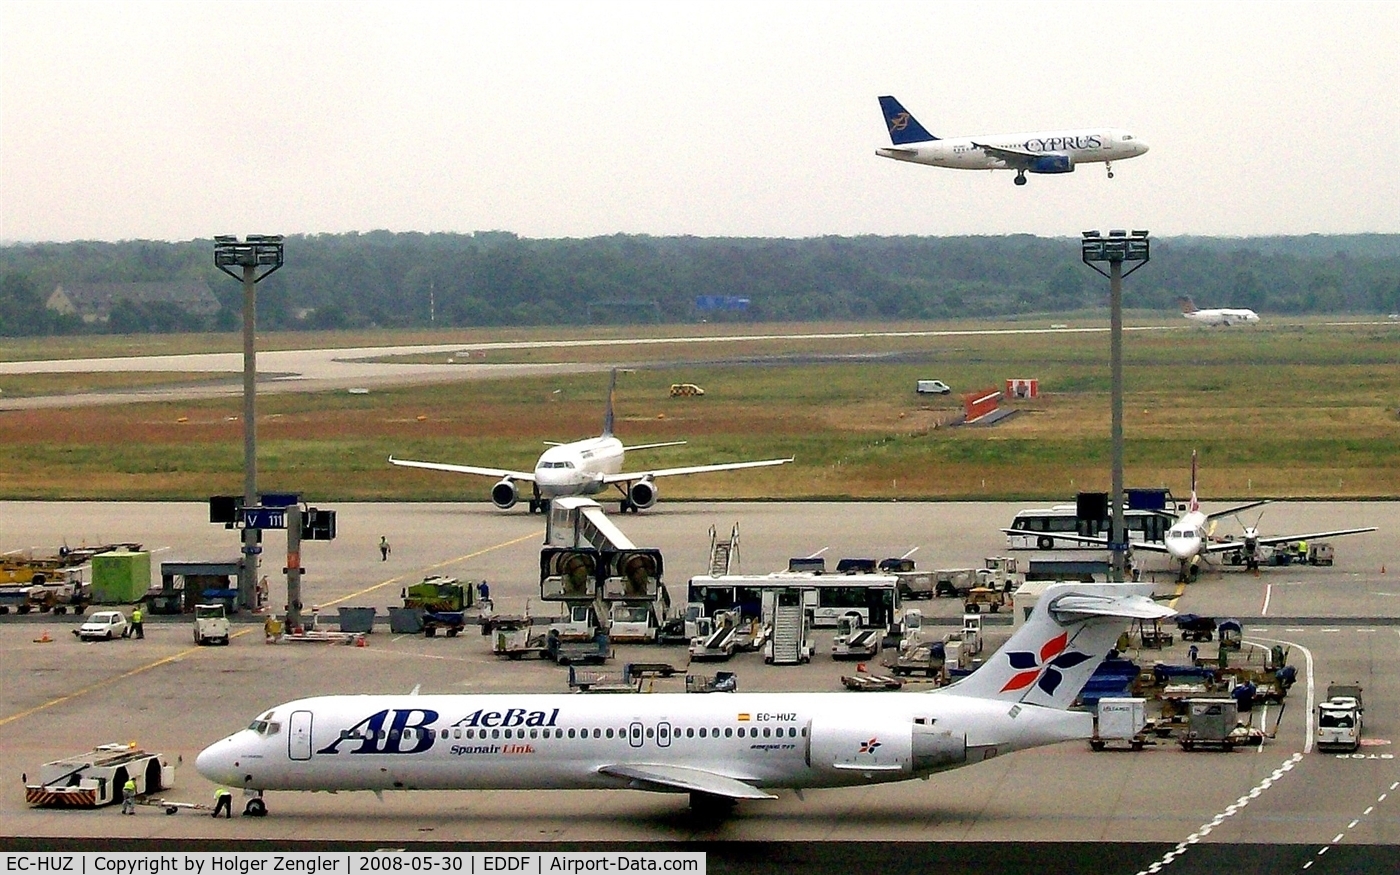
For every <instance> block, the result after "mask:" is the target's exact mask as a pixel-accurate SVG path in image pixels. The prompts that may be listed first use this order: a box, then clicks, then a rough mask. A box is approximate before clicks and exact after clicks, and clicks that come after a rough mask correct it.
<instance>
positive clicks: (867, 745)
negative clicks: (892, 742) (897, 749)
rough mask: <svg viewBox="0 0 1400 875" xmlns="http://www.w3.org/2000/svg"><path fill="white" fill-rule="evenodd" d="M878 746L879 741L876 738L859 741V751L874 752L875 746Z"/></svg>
mask: <svg viewBox="0 0 1400 875" xmlns="http://www.w3.org/2000/svg"><path fill="white" fill-rule="evenodd" d="M879 746H880V742H879V741H878V740H877V739H874V738H872V739H870V740H869V741H862V742H861V743H860V752H861V753H874V752H875V748H877V747H879Z"/></svg>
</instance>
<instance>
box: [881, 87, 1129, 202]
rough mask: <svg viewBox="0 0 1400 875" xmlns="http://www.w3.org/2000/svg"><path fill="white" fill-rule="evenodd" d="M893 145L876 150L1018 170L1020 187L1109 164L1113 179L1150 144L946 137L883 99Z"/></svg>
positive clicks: (962, 166) (1052, 134)
mask: <svg viewBox="0 0 1400 875" xmlns="http://www.w3.org/2000/svg"><path fill="white" fill-rule="evenodd" d="M880 109H881V110H883V111H884V114H885V125H886V127H888V128H889V132H890V143H891V144H892V146H891V147H890V148H885V149H876V150H875V154H876V155H879V156H880V157H881V158H893V159H894V160H896V161H909V162H911V163H914V164H931V165H933V166H934V167H951V168H954V169H957V170H1014V171H1016V184H1017V185H1025V184H1026V174H1027V173H1073V172H1074V168H1075V165H1077V164H1086V163H1098V164H1103V165H1104V167H1105V169H1107V171H1108V178H1109V179H1112V178H1113V162H1114V161H1126V160H1127V159H1129V158H1136V157H1137V156H1139V155H1141V154H1143V153H1144V152H1146V151H1147V144H1146V143H1144V142H1143V141H1142V140H1139V139H1138V138H1137V137H1134V136H1133V135H1132V134H1131V133H1129V132H1128V131H1125V130H1122V129H1121V128H1084V129H1081V130H1072V131H1032V132H1030V133H1024V134H989V135H987V136H985V137H956V138H950V139H940V138H939V137H935V136H934V135H933V134H930V133H929V132H928V130H927V129H926V128H925V127H924V126H923V125H921V124H919V122H918V121H917V120H916V119H915V118H914V116H912V115H910V114H909V111H908V110H906V109H905V108H904V107H902V106H900V105H899V101H898V100H895V99H894V98H893V97H890V96H888V95H886V96H884V97H881V98H880Z"/></svg>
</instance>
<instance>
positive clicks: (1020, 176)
mask: <svg viewBox="0 0 1400 875" xmlns="http://www.w3.org/2000/svg"><path fill="white" fill-rule="evenodd" d="M1016 184H1017V185H1025V184H1026V171H1024V170H1017V171H1016Z"/></svg>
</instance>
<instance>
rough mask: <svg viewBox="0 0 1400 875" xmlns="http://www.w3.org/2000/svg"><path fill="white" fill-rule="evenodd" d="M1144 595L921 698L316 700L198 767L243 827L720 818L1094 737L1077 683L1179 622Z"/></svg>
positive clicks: (1094, 597)
mask: <svg viewBox="0 0 1400 875" xmlns="http://www.w3.org/2000/svg"><path fill="white" fill-rule="evenodd" d="M1151 592H1152V586H1151V585H1150V584H1085V583H1062V584H1055V585H1053V586H1050V587H1047V588H1046V590H1045V593H1044V594H1043V595H1041V596H1040V599H1039V600H1038V601H1037V603H1036V605H1035V607H1034V608H1033V609H1032V612H1031V616H1030V617H1029V618H1028V619H1027V621H1026V623H1025V625H1023V626H1022V627H1021V628H1020V629H1018V630H1016V632H1015V633H1014V634H1013V635H1012V636H1011V638H1010V640H1009V641H1007V643H1006V645H1005V646H1004V647H1002V649H1001V650H1000V651H998V652H997V653H996V654H993V655H992V656H990V657H988V658H987V660H986V662H985V663H984V664H983V665H982V666H981V667H980V668H978V669H977V671H975V672H973V673H972V674H971V675H969V676H968V677H966V678H964V679H962V680H960V681H958V682H957V683H955V684H953V685H952V686H948V687H943V688H941V689H938V690H932V691H929V692H924V693H894V694H890V695H885V696H868V697H861V698H860V701H859V703H858V704H857V703H856V702H855V701H853V700H852V697H851V696H850V695H849V694H846V693H791V692H777V693H775V692H763V693H723V694H717V695H711V696H695V695H687V694H685V693H654V694H651V695H644V696H579V695H573V694H539V693H517V694H484V695H478V694H472V695H337V696H320V697H316V698H309V699H299V700H296V701H293V702H287V703H285V704H282V705H277V706H275V707H272V708H269V709H267V710H266V711H263V712H262V713H260V714H259V715H258V716H257V717H255V718H254V719H253V721H252V723H251V724H250V725H249V726H248V728H247V729H240V731H238V732H235V733H234V734H233V735H230V736H229V737H227V738H225V739H223V740H222V741H217V742H215V743H213V744H211V745H210V746H209V747H207V748H205V749H204V750H203V751H202V752H201V753H200V754H199V756H198V758H197V759H196V760H195V768H197V769H198V770H199V773H200V774H201V775H202V776H204V777H205V778H207V779H208V780H210V781H213V782H215V783H217V784H223V785H226V786H229V787H233V788H235V789H242V790H243V791H244V792H245V793H247V794H249V795H250V797H251V798H249V799H248V801H247V803H246V806H245V809H244V812H245V813H246V814H249V815H253V816H262V815H265V814H267V802H266V800H265V798H264V796H263V794H264V792H266V791H268V790H325V791H330V792H332V793H334V792H337V791H341V790H369V791H372V792H374V793H377V794H378V793H383V791H385V790H497V789H510V790H545V789H548V790H567V789H578V790H589V789H593V790H627V789H630V790H649V791H653V792H660V793H685V794H689V797H690V805H691V808H692V810H695V811H697V812H700V813H711V814H723V813H726V812H728V811H729V810H730V809H731V808H732V807H733V806H734V804H735V803H737V802H739V801H741V800H751V799H773V798H776V797H775V796H774V795H773V794H772V792H771V791H772V790H776V789H781V788H791V789H795V790H798V791H799V792H800V791H801V790H803V789H813V788H824V787H864V786H869V785H872V784H884V783H891V782H895V781H907V780H910V779H913V778H924V777H928V776H929V775H932V774H934V773H937V772H944V771H948V770H951V769H956V768H960V767H962V766H967V765H972V764H974V763H979V762H983V761H985V760H989V759H992V758H994V757H1000V756H1003V755H1005V754H1008V753H1011V752H1012V751H1017V750H1024V749H1027V748H1032V747H1038V746H1041V745H1047V744H1055V743H1057V742H1062V741H1070V740H1074V739H1084V738H1089V737H1090V735H1091V734H1092V733H1093V715H1091V714H1090V713H1088V712H1087V711H1071V710H1068V709H1069V707H1070V706H1071V705H1073V704H1074V701H1075V699H1076V698H1078V696H1079V694H1080V691H1081V690H1082V689H1083V688H1084V684H1085V682H1086V681H1088V679H1089V676H1090V675H1091V674H1093V672H1094V670H1095V669H1097V668H1098V666H1099V663H1101V662H1102V661H1103V659H1104V657H1105V656H1107V655H1108V652H1109V651H1110V650H1111V649H1112V648H1113V646H1114V645H1115V644H1116V643H1117V639H1118V636H1119V635H1120V634H1121V633H1122V632H1123V630H1124V629H1126V628H1127V627H1128V625H1129V623H1130V622H1131V621H1133V620H1147V619H1153V620H1156V619H1162V618H1165V617H1170V616H1172V615H1174V614H1175V613H1176V612H1175V611H1174V610H1172V609H1171V608H1168V607H1165V606H1163V605H1160V604H1158V603H1156V602H1155V601H1153V600H1152V598H1151ZM1067 774H1068V773H1067Z"/></svg>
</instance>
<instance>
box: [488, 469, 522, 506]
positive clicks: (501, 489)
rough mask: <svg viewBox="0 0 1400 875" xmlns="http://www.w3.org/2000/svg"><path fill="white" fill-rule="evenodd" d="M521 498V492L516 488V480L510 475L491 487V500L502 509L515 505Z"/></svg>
mask: <svg viewBox="0 0 1400 875" xmlns="http://www.w3.org/2000/svg"><path fill="white" fill-rule="evenodd" d="M519 500H520V492H519V490H517V489H516V488H515V481H514V480H512V479H510V478H509V477H507V478H506V479H504V480H502V481H501V482H499V483H497V484H496V485H495V486H492V487H491V502H492V503H493V504H495V505H496V507H499V508H500V509H501V510H509V509H511V508H512V507H515V503H516V502H517V501H519Z"/></svg>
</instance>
